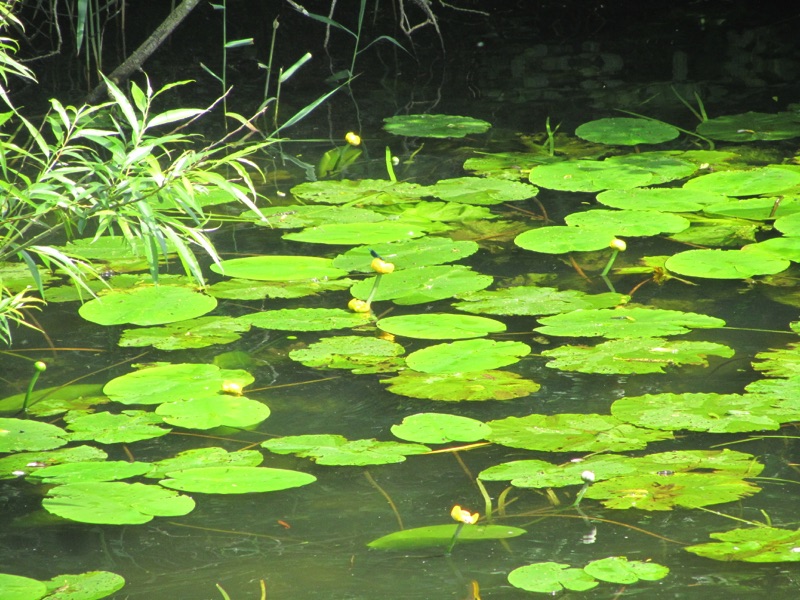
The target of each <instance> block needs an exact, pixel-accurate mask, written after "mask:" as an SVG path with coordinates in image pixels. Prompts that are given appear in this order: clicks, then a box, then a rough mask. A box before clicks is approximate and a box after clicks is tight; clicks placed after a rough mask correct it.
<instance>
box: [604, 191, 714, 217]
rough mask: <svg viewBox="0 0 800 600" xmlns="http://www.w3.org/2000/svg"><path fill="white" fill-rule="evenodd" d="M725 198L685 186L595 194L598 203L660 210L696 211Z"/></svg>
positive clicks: (622, 207)
mask: <svg viewBox="0 0 800 600" xmlns="http://www.w3.org/2000/svg"><path fill="white" fill-rule="evenodd" d="M726 200H727V197H726V196H723V195H722V194H716V193H713V192H706V191H701V190H692V189H687V188H633V189H629V190H607V191H605V192H601V193H599V194H598V195H597V201H598V202H599V203H600V204H604V205H606V206H610V207H612V208H621V209H628V210H657V211H662V212H696V211H699V210H702V209H703V208H704V207H706V206H709V205H711V204H717V203H719V202H724V201H726Z"/></svg>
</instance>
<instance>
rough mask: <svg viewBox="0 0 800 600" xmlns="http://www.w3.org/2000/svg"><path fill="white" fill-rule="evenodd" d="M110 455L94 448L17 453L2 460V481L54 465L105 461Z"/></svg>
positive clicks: (0, 466)
mask: <svg viewBox="0 0 800 600" xmlns="http://www.w3.org/2000/svg"><path fill="white" fill-rule="evenodd" d="M107 458H108V454H106V453H105V452H103V451H102V450H100V448H94V447H92V446H75V447H72V448H61V449H60V450H49V451H43V452H17V453H15V454H11V455H9V456H5V457H3V458H0V479H15V478H17V477H21V476H24V475H30V474H33V473H35V472H36V471H38V470H39V469H42V468H44V467H49V466H52V465H61V464H64V463H69V462H88V461H104V460H105V459H107Z"/></svg>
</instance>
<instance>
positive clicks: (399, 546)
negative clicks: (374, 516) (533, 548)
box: [367, 523, 527, 550]
mask: <svg viewBox="0 0 800 600" xmlns="http://www.w3.org/2000/svg"><path fill="white" fill-rule="evenodd" d="M457 527H458V525H456V524H455V523H454V524H452V525H430V526H428V527H414V528H413V529H404V530H402V531H395V532H394V533H390V534H389V535H384V536H383V537H379V538H378V539H376V540H372V541H371V542H370V543H369V544H367V546H369V547H370V548H377V549H379V550H414V549H417V548H437V547H442V548H446V547H447V546H448V545H449V544H450V540H452V539H453V534H454V533H455V531H456V528H457ZM524 533H527V531H525V530H524V529H520V528H519V527H510V526H508V525H470V526H469V527H463V528H462V529H461V531H460V533H459V534H458V542H459V543H461V542H477V541H481V540H505V539H508V538H513V537H517V536H520V535H522V534H524Z"/></svg>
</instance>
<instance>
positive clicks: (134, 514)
mask: <svg viewBox="0 0 800 600" xmlns="http://www.w3.org/2000/svg"><path fill="white" fill-rule="evenodd" d="M42 506H44V508H45V509H46V510H47V511H48V512H50V513H53V514H54V515H58V516H59V517H63V518H64V519H69V520H71V521H79V522H81V523H95V524H106V525H138V524H141V523H148V522H150V521H152V520H153V517H179V516H182V515H185V514H188V513H190V512H191V511H192V510H193V509H194V500H192V499H191V498H189V497H188V496H181V495H180V494H176V493H175V492H173V491H171V490H165V489H164V488H163V487H161V486H158V485H147V484H144V483H122V482H119V481H91V482H86V483H69V484H67V485H59V486H56V487H54V488H52V489H50V491H49V492H48V495H47V498H45V499H44V500H43V501H42Z"/></svg>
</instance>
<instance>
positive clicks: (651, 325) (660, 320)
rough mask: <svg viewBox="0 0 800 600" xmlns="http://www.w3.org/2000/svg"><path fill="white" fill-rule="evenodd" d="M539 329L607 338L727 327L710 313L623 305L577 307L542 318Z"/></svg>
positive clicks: (575, 335) (656, 335) (561, 333)
mask: <svg viewBox="0 0 800 600" xmlns="http://www.w3.org/2000/svg"><path fill="white" fill-rule="evenodd" d="M539 323H541V324H542V325H543V326H542V327H537V328H536V329H535V331H538V332H539V333H542V334H544V335H556V336H568V337H577V336H603V337H607V338H633V337H644V338H647V337H658V336H663V335H681V334H684V333H688V332H689V330H690V329H693V328H716V327H724V326H725V321H723V320H722V319H718V318H716V317H709V316H708V315H701V314H698V313H690V312H682V311H679V310H666V309H662V308H645V307H623V308H616V309H608V308H602V309H595V310H574V311H572V312H568V313H563V314H560V315H553V316H550V317H542V318H541V319H539Z"/></svg>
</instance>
